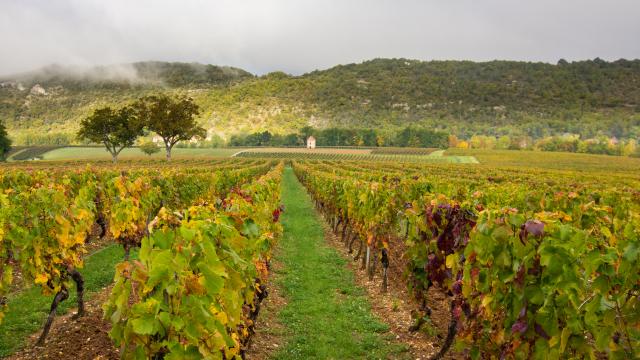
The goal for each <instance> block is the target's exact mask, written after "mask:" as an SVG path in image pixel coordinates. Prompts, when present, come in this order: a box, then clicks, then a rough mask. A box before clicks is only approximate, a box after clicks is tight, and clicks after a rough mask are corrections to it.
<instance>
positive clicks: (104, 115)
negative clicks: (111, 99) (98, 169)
mask: <svg viewBox="0 0 640 360" xmlns="http://www.w3.org/2000/svg"><path fill="white" fill-rule="evenodd" d="M143 130H144V124H143V123H142V122H141V121H139V120H138V118H137V117H136V112H135V110H134V109H133V108H132V107H130V106H125V107H123V108H121V109H113V108H111V107H109V106H107V107H103V108H100V109H97V110H95V111H94V112H93V114H92V115H91V116H89V117H88V118H86V119H84V120H82V122H81V123H80V131H78V138H80V139H87V140H89V141H92V142H95V143H102V144H104V146H105V147H106V148H107V151H108V152H109V153H110V154H111V160H112V161H113V163H116V162H117V161H118V155H119V154H120V152H121V151H122V150H123V149H124V148H126V147H130V146H131V145H133V144H134V143H135V141H136V139H137V138H138V136H140V135H142V134H143Z"/></svg>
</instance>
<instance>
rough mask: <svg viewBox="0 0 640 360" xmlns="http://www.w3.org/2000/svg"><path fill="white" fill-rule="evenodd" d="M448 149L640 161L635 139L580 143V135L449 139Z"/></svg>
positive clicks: (639, 152) (584, 141)
mask: <svg viewBox="0 0 640 360" xmlns="http://www.w3.org/2000/svg"><path fill="white" fill-rule="evenodd" d="M449 147H450V148H458V149H500V150H536V151H559V152H573V153H585V154H602V155H620V156H634V157H640V146H639V144H638V142H637V141H636V140H635V139H622V140H621V139H617V138H615V137H613V138H608V137H606V136H600V137H597V138H591V139H580V137H579V136H578V135H577V134H565V135H562V136H548V137H544V138H540V139H534V138H532V137H529V136H508V135H504V136H500V137H494V136H486V135H474V136H472V137H471V138H470V139H468V140H463V139H458V137H456V136H455V135H451V136H449Z"/></svg>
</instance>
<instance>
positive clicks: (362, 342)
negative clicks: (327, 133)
mask: <svg viewBox="0 0 640 360" xmlns="http://www.w3.org/2000/svg"><path fill="white" fill-rule="evenodd" d="M282 201H283V203H284V205H285V213H284V214H283V216H282V222H283V226H284V235H283V239H282V240H281V243H280V245H279V246H280V251H279V252H278V254H277V256H276V261H279V262H280V263H281V264H282V269H281V270H278V271H277V272H276V273H275V275H274V281H275V283H276V286H279V287H280V288H281V289H282V294H283V296H284V297H285V298H286V300H287V304H286V305H285V306H284V308H283V309H282V310H280V313H279V314H278V318H279V321H280V322H281V323H282V325H283V326H284V327H285V328H286V331H285V338H284V342H285V343H284V345H283V346H282V347H281V348H280V350H279V351H278V352H277V353H275V354H274V355H273V358H275V359H387V358H405V357H408V356H409V355H408V353H407V352H406V348H405V347H403V346H400V345H398V344H394V343H393V342H392V341H391V339H389V335H388V334H385V333H386V332H387V330H388V326H387V325H386V324H383V323H382V322H380V321H379V320H377V319H376V318H374V317H373V315H372V314H371V311H370V305H369V302H368V298H367V297H366V292H365V291H364V290H363V289H361V288H359V287H357V286H356V285H355V282H354V274H353V273H352V272H351V271H350V270H348V269H347V268H346V261H347V260H345V259H344V258H342V257H341V256H340V255H339V254H338V253H337V252H336V251H335V250H334V249H333V248H331V247H329V246H328V245H326V244H325V242H324V232H323V227H322V225H321V222H320V221H321V220H320V218H319V217H318V215H317V214H316V212H315V210H314V208H313V205H312V201H311V198H310V197H309V195H308V194H307V192H306V191H305V189H304V188H303V186H302V185H301V184H300V182H298V180H297V179H296V177H295V175H294V173H293V171H292V169H291V168H286V169H285V171H284V175H283V181H282Z"/></svg>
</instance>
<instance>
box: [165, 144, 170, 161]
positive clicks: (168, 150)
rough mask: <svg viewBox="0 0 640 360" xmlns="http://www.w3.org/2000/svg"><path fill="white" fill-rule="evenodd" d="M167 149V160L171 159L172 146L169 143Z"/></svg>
mask: <svg viewBox="0 0 640 360" xmlns="http://www.w3.org/2000/svg"><path fill="white" fill-rule="evenodd" d="M166 150H167V161H171V147H170V146H169V145H167V146H166Z"/></svg>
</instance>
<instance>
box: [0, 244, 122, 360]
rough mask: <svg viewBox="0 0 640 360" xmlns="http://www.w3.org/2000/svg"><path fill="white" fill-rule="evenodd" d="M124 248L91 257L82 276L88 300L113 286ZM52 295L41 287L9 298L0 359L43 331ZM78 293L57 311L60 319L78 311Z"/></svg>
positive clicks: (108, 249)
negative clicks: (44, 291) (45, 294)
mask: <svg viewBox="0 0 640 360" xmlns="http://www.w3.org/2000/svg"><path fill="white" fill-rule="evenodd" d="M123 256H124V250H122V246H120V245H117V244H114V245H109V246H107V247H105V248H103V249H100V250H98V251H97V252H95V253H93V254H91V255H89V256H87V257H86V259H85V264H84V268H83V269H80V273H82V276H83V277H84V281H85V291H86V293H85V300H87V299H89V298H91V295H92V293H93V292H95V291H99V290H101V289H102V288H103V287H105V286H107V285H109V284H111V283H112V282H113V276H114V273H115V265H116V264H117V263H119V262H120V261H122V259H123ZM52 300H53V295H51V296H43V295H42V293H41V291H40V287H39V286H33V287H29V288H27V289H25V290H22V291H19V292H17V293H15V294H12V295H10V296H9V308H8V309H7V312H6V316H5V318H4V320H3V322H2V324H0V357H3V356H7V355H10V354H12V353H14V352H16V351H17V350H19V349H20V348H22V347H23V346H24V345H25V344H26V341H27V338H28V337H29V336H30V335H31V334H33V333H35V332H38V331H40V330H41V329H42V326H43V325H44V322H45V319H46V317H47V315H48V314H49V308H50V306H51V301H52ZM76 301H77V300H76V289H75V286H74V287H72V288H71V289H69V298H68V299H67V300H65V301H63V302H62V303H61V304H60V306H59V307H58V315H60V314H65V313H67V312H68V311H76V306H77V303H76Z"/></svg>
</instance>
